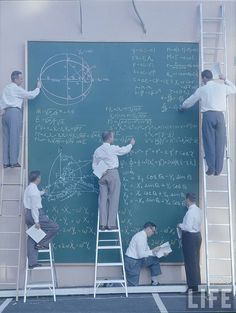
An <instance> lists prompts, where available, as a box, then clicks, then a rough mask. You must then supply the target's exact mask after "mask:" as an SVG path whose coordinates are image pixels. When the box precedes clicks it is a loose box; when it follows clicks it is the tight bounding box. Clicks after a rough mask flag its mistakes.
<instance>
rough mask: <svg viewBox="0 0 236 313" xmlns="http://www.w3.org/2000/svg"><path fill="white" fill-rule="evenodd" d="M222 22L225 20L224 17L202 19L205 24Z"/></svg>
mask: <svg viewBox="0 0 236 313" xmlns="http://www.w3.org/2000/svg"><path fill="white" fill-rule="evenodd" d="M222 20H223V17H208V18H203V19H202V21H203V22H218V21H222Z"/></svg>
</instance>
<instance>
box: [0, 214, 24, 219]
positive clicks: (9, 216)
mask: <svg viewBox="0 0 236 313" xmlns="http://www.w3.org/2000/svg"><path fill="white" fill-rule="evenodd" d="M2 217H3V218H18V217H21V214H17V215H0V219H1V218H2Z"/></svg>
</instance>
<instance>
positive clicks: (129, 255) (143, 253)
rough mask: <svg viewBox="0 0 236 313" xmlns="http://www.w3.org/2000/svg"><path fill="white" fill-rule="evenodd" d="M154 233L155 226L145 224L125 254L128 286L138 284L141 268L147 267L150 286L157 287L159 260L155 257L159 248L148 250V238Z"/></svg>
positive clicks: (159, 269)
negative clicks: (149, 273) (149, 274)
mask: <svg viewBox="0 0 236 313" xmlns="http://www.w3.org/2000/svg"><path fill="white" fill-rule="evenodd" d="M155 232H156V225H155V224H154V223H152V222H147V223H145V225H144V227H143V230H141V231H140V232H138V233H137V234H135V235H134V236H133V238H132V239H131V241H130V244H129V247H128V249H127V250H126V253H125V271H126V279H127V283H128V285H129V286H137V285H138V284H139V276H140V271H141V268H143V267H147V268H149V269H150V271H151V277H152V285H153V286H158V285H159V282H158V275H160V274H161V268H160V264H159V259H158V258H157V257H156V256H155V253H157V252H158V251H159V250H160V247H155V248H154V249H150V248H149V246H148V238H150V237H151V236H153V235H154V234H155Z"/></svg>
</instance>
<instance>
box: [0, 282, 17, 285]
mask: <svg viewBox="0 0 236 313" xmlns="http://www.w3.org/2000/svg"><path fill="white" fill-rule="evenodd" d="M0 285H16V283H2V282H0Z"/></svg>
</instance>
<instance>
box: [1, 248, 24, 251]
mask: <svg viewBox="0 0 236 313" xmlns="http://www.w3.org/2000/svg"><path fill="white" fill-rule="evenodd" d="M19 250H20V249H19V248H7V249H6V248H0V251H19Z"/></svg>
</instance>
